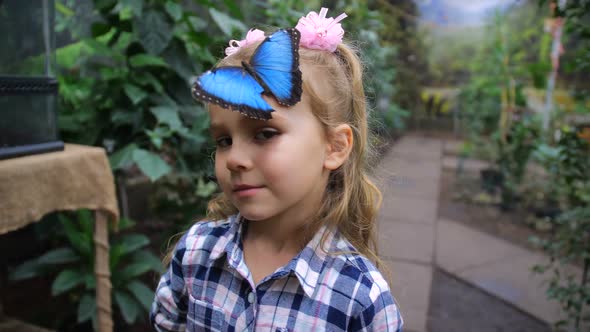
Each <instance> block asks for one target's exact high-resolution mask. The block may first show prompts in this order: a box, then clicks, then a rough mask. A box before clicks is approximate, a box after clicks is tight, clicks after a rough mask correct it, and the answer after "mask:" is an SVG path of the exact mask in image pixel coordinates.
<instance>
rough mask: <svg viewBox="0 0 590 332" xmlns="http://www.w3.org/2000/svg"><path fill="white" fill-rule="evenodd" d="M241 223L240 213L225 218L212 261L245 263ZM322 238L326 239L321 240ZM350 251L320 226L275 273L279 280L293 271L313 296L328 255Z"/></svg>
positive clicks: (232, 265) (338, 239) (211, 256)
mask: <svg viewBox="0 0 590 332" xmlns="http://www.w3.org/2000/svg"><path fill="white" fill-rule="evenodd" d="M242 221H243V219H242V217H241V216H240V214H237V215H234V216H230V217H229V218H228V223H229V228H228V229H227V231H226V234H225V235H224V236H221V237H219V239H218V240H217V243H216V244H215V246H214V247H213V248H212V250H211V254H210V255H209V259H210V260H211V261H214V260H217V259H219V258H221V257H222V256H223V254H227V261H228V264H229V265H230V266H231V267H233V268H234V269H239V268H240V267H241V266H242V263H244V262H243V257H244V255H243V247H242V233H243V231H244V223H243V222H242ZM324 236H325V239H324V241H322V238H323V237H324ZM322 244H323V247H322ZM351 249H352V248H351V247H350V246H349V245H348V244H347V242H346V241H345V240H344V239H342V238H341V236H339V235H338V234H337V233H336V232H335V231H334V230H333V229H331V228H328V227H326V226H322V227H320V229H319V230H318V231H317V232H316V234H315V235H314V236H313V238H312V239H311V241H309V242H308V243H307V245H306V246H305V247H304V248H303V250H301V252H299V254H297V256H295V257H294V258H293V259H292V260H291V261H290V262H289V263H288V264H287V265H286V266H284V267H282V268H280V269H279V270H277V271H276V272H275V275H276V276H277V277H280V276H284V275H286V274H287V273H289V272H292V273H293V274H294V275H295V276H296V277H297V280H298V281H299V284H300V285H301V288H302V289H303V291H304V292H305V294H306V295H307V296H308V297H312V296H313V294H314V292H315V289H316V286H317V284H318V280H319V278H320V275H321V274H322V271H323V270H324V267H325V266H326V265H327V261H328V260H330V259H333V258H332V257H331V256H330V255H329V254H328V253H329V252H334V251H347V250H351ZM352 250H353V249H352Z"/></svg>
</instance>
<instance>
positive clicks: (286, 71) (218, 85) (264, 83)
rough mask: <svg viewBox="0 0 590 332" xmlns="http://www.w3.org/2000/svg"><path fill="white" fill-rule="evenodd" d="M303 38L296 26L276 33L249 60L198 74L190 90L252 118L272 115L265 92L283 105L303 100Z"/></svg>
mask: <svg viewBox="0 0 590 332" xmlns="http://www.w3.org/2000/svg"><path fill="white" fill-rule="evenodd" d="M300 38H301V34H300V32H299V31H298V30H297V29H294V28H289V29H282V30H279V31H277V32H275V33H273V34H272V35H270V36H268V37H266V38H265V39H264V41H263V42H262V43H261V44H260V45H259V46H258V47H257V48H256V50H255V51H254V54H253V55H252V57H251V58H250V63H246V62H244V61H243V62H242V66H241V67H239V66H226V67H218V68H215V69H212V70H210V71H207V72H205V73H204V74H202V75H201V76H199V77H198V78H197V80H196V82H195V83H194V84H193V86H192V89H191V92H192V94H193V97H194V98H196V99H199V100H201V101H204V102H210V103H214V104H217V105H219V106H221V107H223V108H229V109H231V110H233V111H238V112H240V113H242V114H244V115H245V116H247V117H250V118H253V119H259V120H268V119H270V118H272V115H271V112H273V111H274V110H273V109H272V107H271V106H270V105H269V104H268V103H267V102H266V101H265V100H264V99H263V98H262V94H265V95H269V96H274V97H275V99H276V100H277V102H278V103H279V104H280V105H284V106H293V105H295V104H297V103H298V102H299V101H300V100H301V93H302V88H301V84H302V83H301V70H299V39H300Z"/></svg>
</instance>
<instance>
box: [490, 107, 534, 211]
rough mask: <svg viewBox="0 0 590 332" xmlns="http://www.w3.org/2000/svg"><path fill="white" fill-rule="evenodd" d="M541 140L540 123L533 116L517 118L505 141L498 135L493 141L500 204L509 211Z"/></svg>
mask: <svg viewBox="0 0 590 332" xmlns="http://www.w3.org/2000/svg"><path fill="white" fill-rule="evenodd" d="M540 140H541V121H540V120H539V118H538V117H535V116H530V115H529V116H523V117H522V118H519V119H518V118H517V119H516V121H515V122H514V123H513V124H512V125H511V126H510V129H509V131H508V135H507V137H506V141H503V140H502V139H501V138H500V137H499V135H498V134H496V135H495V141H496V144H497V149H498V159H497V160H496V165H497V166H498V168H499V170H500V174H502V179H503V183H502V186H501V204H502V207H503V208H505V209H510V208H512V207H513V206H514V204H515V203H516V198H517V195H518V187H519V186H520V185H521V183H522V180H523V176H524V173H525V170H526V166H527V164H528V162H529V159H530V156H531V154H532V153H533V151H534V150H535V149H536V148H537V146H538V145H539V142H540Z"/></svg>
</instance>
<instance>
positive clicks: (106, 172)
mask: <svg viewBox="0 0 590 332" xmlns="http://www.w3.org/2000/svg"><path fill="white" fill-rule="evenodd" d="M82 208H86V209H92V210H103V211H106V212H108V214H109V217H110V218H109V219H111V220H112V221H117V220H119V209H118V207H117V196H116V195H115V185H114V181H113V174H112V173H111V168H110V167H109V163H108V159H107V157H106V154H105V151H104V149H102V148H97V147H89V146H82V145H75V144H66V146H65V150H64V151H59V152H51V153H43V154H38V155H32V156H25V157H20V158H13V159H6V160H0V234H4V233H6V232H9V231H12V230H15V229H18V228H20V227H23V226H25V225H27V224H29V223H31V222H36V221H38V220H39V219H41V217H42V216H43V215H45V214H47V213H49V212H52V211H62V210H78V209H82Z"/></svg>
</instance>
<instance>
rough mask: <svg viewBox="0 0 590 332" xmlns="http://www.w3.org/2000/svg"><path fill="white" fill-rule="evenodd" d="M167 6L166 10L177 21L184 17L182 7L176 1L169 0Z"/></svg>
mask: <svg viewBox="0 0 590 332" xmlns="http://www.w3.org/2000/svg"><path fill="white" fill-rule="evenodd" d="M165 8H166V12H168V14H169V15H170V16H172V18H173V19H174V20H175V21H179V20H180V19H181V18H182V7H180V5H178V4H177V3H175V2H174V1H167V2H166V5H165Z"/></svg>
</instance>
